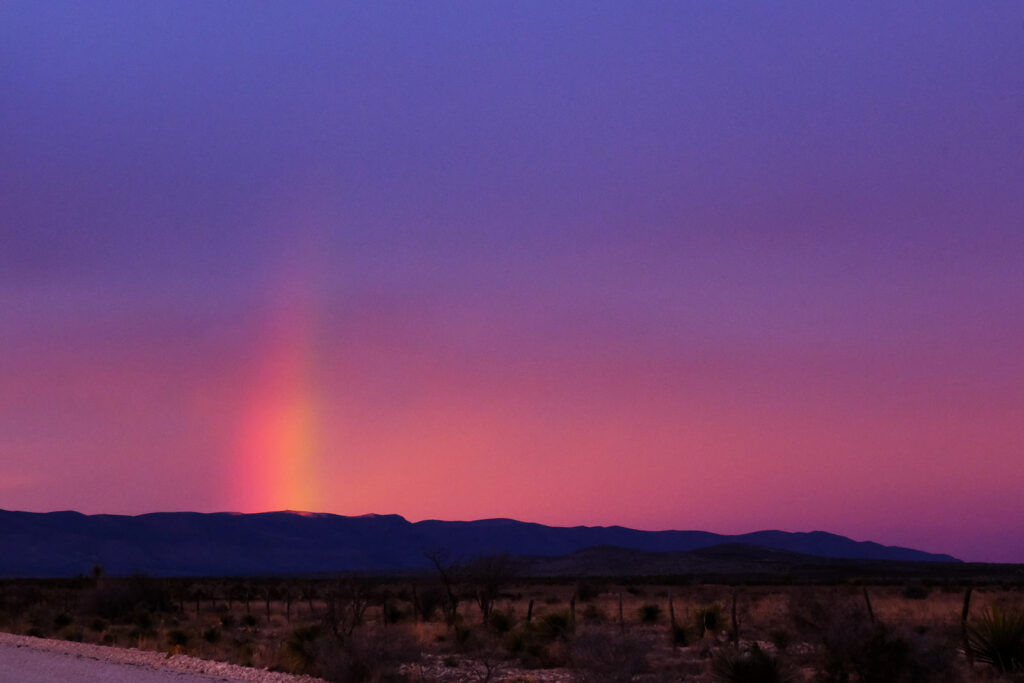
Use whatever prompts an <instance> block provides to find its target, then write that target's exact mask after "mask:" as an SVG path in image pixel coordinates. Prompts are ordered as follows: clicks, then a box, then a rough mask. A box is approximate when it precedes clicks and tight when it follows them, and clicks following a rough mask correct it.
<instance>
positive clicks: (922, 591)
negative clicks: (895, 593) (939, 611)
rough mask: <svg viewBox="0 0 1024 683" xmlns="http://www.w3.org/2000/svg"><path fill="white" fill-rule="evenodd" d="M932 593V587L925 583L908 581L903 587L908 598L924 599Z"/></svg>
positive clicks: (904, 595) (904, 594)
mask: <svg viewBox="0 0 1024 683" xmlns="http://www.w3.org/2000/svg"><path fill="white" fill-rule="evenodd" d="M930 593H931V589H930V588H928V586H926V585H924V584H923V583H908V584H907V585H906V586H904V587H903V597H905V598H907V599H908V600H924V599H925V598H927V597H928V595H929V594H930Z"/></svg>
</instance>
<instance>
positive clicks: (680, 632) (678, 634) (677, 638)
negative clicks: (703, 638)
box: [672, 624, 690, 647]
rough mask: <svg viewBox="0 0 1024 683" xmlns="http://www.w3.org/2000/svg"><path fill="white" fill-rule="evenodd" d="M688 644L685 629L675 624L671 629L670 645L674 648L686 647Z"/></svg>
mask: <svg viewBox="0 0 1024 683" xmlns="http://www.w3.org/2000/svg"><path fill="white" fill-rule="evenodd" d="M689 642H690V639H689V637H688V636H687V634H686V628H685V627H683V626H680V625H679V624H676V625H675V626H673V627H672V645H673V646H675V647H686V645H687V644H688V643H689Z"/></svg>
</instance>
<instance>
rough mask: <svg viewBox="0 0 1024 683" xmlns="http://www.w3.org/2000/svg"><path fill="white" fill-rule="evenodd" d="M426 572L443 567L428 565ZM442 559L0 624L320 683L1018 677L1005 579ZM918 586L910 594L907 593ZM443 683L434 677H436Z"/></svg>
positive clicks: (81, 599)
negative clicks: (607, 574)
mask: <svg viewBox="0 0 1024 683" xmlns="http://www.w3.org/2000/svg"><path fill="white" fill-rule="evenodd" d="M439 560H440V557H439ZM503 562H504V561H503V560H502V561H496V562H495V563H494V564H489V563H486V562H483V561H482V560H476V561H474V562H472V563H464V564H460V563H453V562H441V563H440V565H441V566H440V569H438V568H435V570H434V571H433V572H431V573H429V574H427V575H418V576H410V577H405V578H394V577H392V578H379V579H374V578H368V577H354V576H350V577H333V578H331V577H323V578H269V577H268V578H259V577H249V578H244V579H233V578H215V577H214V578H202V579H154V578H151V577H145V576H130V577H116V576H109V575H106V574H105V573H103V572H101V571H100V572H95V573H94V574H93V575H92V576H89V577H82V578H81V579H63V580H7V581H0V626H2V627H3V628H4V629H6V630H9V631H12V632H16V633H22V634H30V635H35V636H40V637H48V638H58V639H67V640H81V641H84V642H92V643H103V644H108V645H119V646H125V647H142V648H146V649H152V650H162V651H164V652H168V653H171V652H182V653H186V654H191V655H195V656H199V657H206V658H213V659H221V660H227V661H232V662H235V663H241V664H250V665H253V666H258V667H266V668H270V669H275V670H280V671H289V672H294V673H305V674H311V675H315V676H319V677H323V678H325V679H327V680H331V681H352V682H367V681H392V680H396V681H397V680H405V679H418V680H434V679H438V678H439V679H444V678H445V677H446V676H451V677H461V680H469V679H472V680H494V679H503V680H504V679H508V678H516V677H522V678H524V679H525V678H528V677H529V676H530V675H531V674H530V671H531V670H533V669H547V668H552V667H557V668H558V670H559V672H560V673H559V674H558V676H561V677H572V678H573V679H575V680H579V681H593V682H595V683H604V682H608V683H612V682H616V681H623V682H625V681H636V682H639V681H646V680H650V681H657V680H666V679H668V680H680V679H682V680H689V679H691V678H692V679H694V680H704V681H709V680H717V681H727V682H728V681H740V682H742V681H794V682H795V681H805V682H807V681H820V682H822V683H870V682H871V681H885V682H886V683H915V682H917V681H929V682H931V681H935V682H939V683H941V682H943V681H964V680H966V681H971V680H995V679H994V677H996V676H1013V675H1018V676H1019V674H1020V672H1021V671H1022V662H1024V612H1022V611H1021V610H1020V609H1018V608H1014V607H1013V606H1014V605H1020V604H1021V590H1020V588H1021V587H1020V585H1019V584H1015V583H1012V584H1007V583H1005V582H1000V583H999V584H997V585H991V584H990V585H984V584H976V585H973V586H972V588H973V593H972V594H970V595H973V597H972V598H970V599H971V600H973V605H974V612H973V614H972V613H969V612H967V613H966V614H967V616H964V614H965V612H964V611H963V610H964V607H966V606H967V600H965V598H966V597H967V596H966V595H965V593H964V591H963V586H956V585H947V584H931V585H929V584H925V583H924V582H917V581H914V582H907V581H906V580H905V579H904V578H903V577H899V578H897V579H895V580H893V581H891V582H890V583H887V584H884V583H870V582H865V581H863V580H861V581H856V582H840V583H836V584H832V585H827V586H820V585H791V586H770V585H769V586H765V585H756V584H750V585H743V586H738V585H733V586H726V585H720V584H705V583H698V582H694V581H686V582H682V581H677V582H675V583H673V584H668V583H667V582H666V583H656V582H655V581H654V580H650V581H647V580H642V579H636V578H634V579H632V580H631V583H629V584H623V583H620V582H616V581H615V580H614V579H612V578H607V579H598V580H594V579H585V580H582V579H578V578H577V579H570V580H548V579H530V580H527V579H523V578H516V577H515V575H514V565H512V567H513V568H512V569H510V568H509V567H510V565H506V564H503ZM922 589H924V595H922ZM446 672H447V673H446Z"/></svg>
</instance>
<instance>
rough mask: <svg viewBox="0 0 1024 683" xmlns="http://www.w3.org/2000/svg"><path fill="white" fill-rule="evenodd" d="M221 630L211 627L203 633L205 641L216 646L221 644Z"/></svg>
mask: <svg viewBox="0 0 1024 683" xmlns="http://www.w3.org/2000/svg"><path fill="white" fill-rule="evenodd" d="M220 636H221V634H220V629H219V628H217V627H216V626H211V627H210V628H208V629H205V630H204V631H203V640H205V641H206V642H208V643H210V644H211V645H214V644H216V643H219V642H220Z"/></svg>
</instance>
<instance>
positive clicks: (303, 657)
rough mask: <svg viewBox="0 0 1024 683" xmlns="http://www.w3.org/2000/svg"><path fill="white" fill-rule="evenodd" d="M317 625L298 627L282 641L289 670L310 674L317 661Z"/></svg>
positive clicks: (318, 635) (318, 629)
mask: <svg viewBox="0 0 1024 683" xmlns="http://www.w3.org/2000/svg"><path fill="white" fill-rule="evenodd" d="M320 630H321V629H320V627H319V626H317V625H312V626H300V627H298V628H296V629H294V630H292V632H291V633H289V634H288V637H287V638H286V639H285V641H284V650H285V656H286V658H287V660H288V663H289V664H290V666H291V668H292V669H293V670H294V671H295V672H297V673H301V674H308V673H312V671H313V667H314V665H315V663H316V659H317V649H318V648H317V640H318V639H319V638H320Z"/></svg>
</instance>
